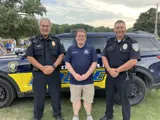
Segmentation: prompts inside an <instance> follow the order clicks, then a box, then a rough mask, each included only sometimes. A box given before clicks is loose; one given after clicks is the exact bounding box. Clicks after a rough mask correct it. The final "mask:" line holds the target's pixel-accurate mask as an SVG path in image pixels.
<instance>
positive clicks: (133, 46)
mask: <svg viewBox="0 0 160 120" xmlns="http://www.w3.org/2000/svg"><path fill="white" fill-rule="evenodd" d="M132 48H133V50H134V51H136V52H137V51H138V50H139V45H138V43H133V44H132Z"/></svg>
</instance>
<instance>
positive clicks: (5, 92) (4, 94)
mask: <svg viewBox="0 0 160 120" xmlns="http://www.w3.org/2000/svg"><path fill="white" fill-rule="evenodd" d="M15 98H16V92H15V90H14V88H13V86H12V85H11V84H10V83H9V82H8V81H7V80H5V79H3V78H0V108H3V107H7V106H9V105H10V104H11V103H12V102H13V101H14V100H15Z"/></svg>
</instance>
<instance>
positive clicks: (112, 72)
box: [108, 68, 119, 78]
mask: <svg viewBox="0 0 160 120" xmlns="http://www.w3.org/2000/svg"><path fill="white" fill-rule="evenodd" d="M108 72H109V74H110V75H111V76H112V77H113V78H116V77H117V76H118V75H119V73H118V72H117V70H116V69H115V68H110V69H109V70H108Z"/></svg>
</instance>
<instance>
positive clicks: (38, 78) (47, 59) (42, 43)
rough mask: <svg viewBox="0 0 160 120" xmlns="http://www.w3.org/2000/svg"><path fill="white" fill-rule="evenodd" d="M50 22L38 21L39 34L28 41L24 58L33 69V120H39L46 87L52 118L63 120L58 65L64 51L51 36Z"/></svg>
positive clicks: (57, 39)
mask: <svg viewBox="0 0 160 120" xmlns="http://www.w3.org/2000/svg"><path fill="white" fill-rule="evenodd" d="M51 24H52V23H51V21H50V20H49V19H48V18H43V19H41V20H40V23H39V29H40V34H39V35H37V36H34V37H32V38H31V39H30V41H31V45H30V46H29V47H28V49H27V52H26V56H27V59H28V61H29V62H30V63H31V65H32V68H33V92H34V120H41V118H42V116H43V110H44V101H45V93H46V85H47V84H48V90H49V93H50V96H51V100H52V108H53V110H54V112H53V116H54V117H55V118H56V120H64V119H63V117H62V115H61V104H60V88H61V81H60V66H59V65H60V64H61V62H62V60H63V58H64V53H65V49H64V46H63V45H62V44H61V42H60V39H59V38H57V37H55V36H53V35H51V34H50V30H51Z"/></svg>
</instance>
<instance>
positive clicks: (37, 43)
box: [26, 35, 65, 65]
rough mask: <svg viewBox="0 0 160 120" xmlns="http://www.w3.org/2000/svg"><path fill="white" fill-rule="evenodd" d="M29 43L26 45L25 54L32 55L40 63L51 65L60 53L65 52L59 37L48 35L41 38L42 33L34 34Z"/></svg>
mask: <svg viewBox="0 0 160 120" xmlns="http://www.w3.org/2000/svg"><path fill="white" fill-rule="evenodd" d="M30 41H31V45H30V46H29V47H28V49H27V52H26V56H32V57H34V58H35V59H36V60H37V61H38V62H39V63H41V64H42V65H53V63H54V62H55V61H56V59H57V57H58V56H59V55H60V54H64V53H65V49H64V46H63V45H62V44H61V42H60V39H59V38H57V37H55V36H52V35H49V36H48V38H43V36H42V35H38V36H34V37H32V38H31V39H30Z"/></svg>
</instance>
